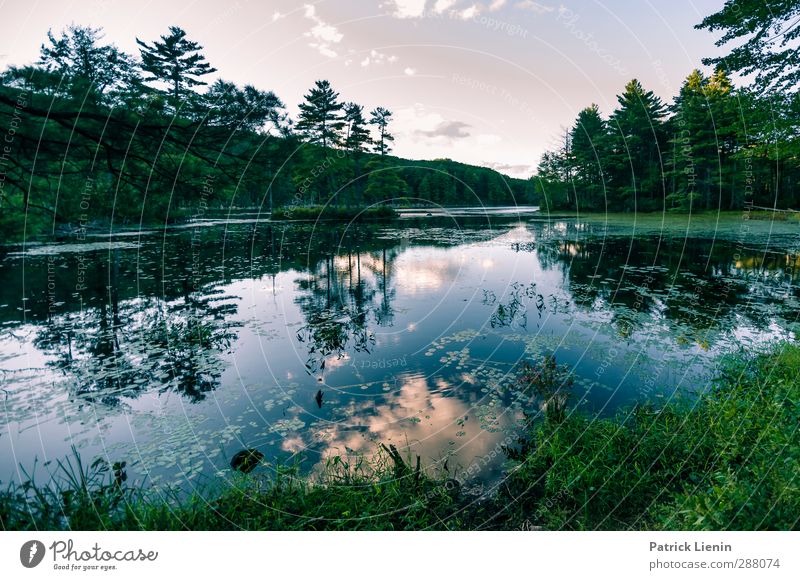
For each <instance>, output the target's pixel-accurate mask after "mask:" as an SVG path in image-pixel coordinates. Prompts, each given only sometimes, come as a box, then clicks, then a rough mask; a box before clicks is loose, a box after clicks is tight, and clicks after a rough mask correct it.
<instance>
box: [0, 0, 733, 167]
mask: <svg viewBox="0 0 800 580" xmlns="http://www.w3.org/2000/svg"><path fill="white" fill-rule="evenodd" d="M723 3H724V2H723V0H685V1H684V0H671V1H660V2H655V1H651V0H643V1H641V0H640V1H638V2H631V1H625V0H606V1H602V2H601V1H589V0H584V1H568V0H564V1H563V2H557V1H552V2H551V1H549V0H542V1H541V2H538V1H533V0H484V1H482V2H475V1H472V0H383V1H380V0H376V1H374V2H372V1H366V0H322V1H316V2H306V3H304V2H302V1H299V2H297V1H290V0H267V1H263V0H262V1H256V0H232V1H230V2H219V1H218V0H199V1H188V2H166V1H164V0H162V1H160V2H148V1H139V2H130V1H129V2H121V1H115V0H87V1H84V2H70V1H65V0H58V1H55V0H43V1H37V0H31V1H25V2H22V1H19V0H15V1H13V2H8V1H6V2H2V1H0V16H1V18H0V67H2V68H4V67H5V66H7V65H11V64H13V65H21V64H28V63H31V62H33V61H35V60H36V59H37V58H38V54H39V47H40V45H41V44H42V42H44V41H45V40H46V34H47V30H48V29H53V31H54V32H56V33H58V32H60V31H61V30H62V29H63V28H65V27H66V26H68V25H69V24H71V23H75V24H80V25H90V26H93V27H102V28H103V30H104V31H105V38H104V41H106V42H110V43H114V44H116V45H117V46H118V47H119V48H121V49H123V50H125V51H127V52H130V53H132V54H135V55H138V48H137V45H136V42H135V39H136V38H137V37H138V38H140V39H142V40H144V41H148V42H149V41H152V40H153V39H156V38H158V37H159V36H161V35H162V34H166V32H167V28H168V26H170V25H177V26H180V27H182V28H183V29H184V30H186V31H187V35H188V37H189V38H190V39H192V40H196V41H197V42H199V43H200V44H201V45H203V46H204V53H205V55H206V57H207V59H208V60H209V62H210V63H211V64H212V65H213V66H214V67H216V68H217V69H218V72H217V73H214V75H213V76H209V77H207V80H211V81H213V80H214V79H215V78H224V79H225V80H229V81H233V82H236V83H238V84H252V85H254V86H256V87H258V88H260V89H263V90H272V91H274V92H275V93H276V94H277V95H278V96H279V97H280V98H281V99H282V100H283V102H284V103H285V104H286V105H287V108H288V110H289V112H290V113H291V114H292V115H293V116H294V115H296V113H297V110H298V109H297V104H298V103H299V102H300V101H301V100H302V98H303V95H304V94H306V93H307V92H308V89H309V88H310V87H311V86H312V85H313V83H314V81H315V80H318V79H323V78H324V79H328V80H329V81H330V82H331V84H332V86H333V87H334V89H335V90H337V91H338V92H339V93H340V98H341V99H342V100H344V101H355V102H358V103H359V104H362V105H364V107H365V109H366V110H367V111H369V110H372V109H373V108H375V107H377V106H382V107H386V108H388V109H390V110H391V111H393V113H394V117H393V123H392V125H391V130H392V131H393V133H394V135H395V139H396V140H395V144H394V145H395V147H394V151H393V153H394V154H396V155H398V156H401V157H407V158H412V159H435V158H450V159H454V160H457V161H462V162H465V163H471V164H475V165H483V166H487V167H493V168H495V169H497V170H499V171H501V172H503V173H506V174H508V175H511V176H514V177H527V176H530V175H531V174H532V173H533V171H534V169H535V167H536V164H537V163H538V161H539V158H540V157H541V155H542V153H543V152H544V151H545V150H547V149H551V148H553V147H555V146H556V144H557V142H558V139H559V136H560V135H563V133H564V131H565V128H567V127H569V126H571V125H572V124H573V122H574V120H575V117H576V116H577V113H578V111H580V109H582V108H584V107H586V106H588V105H590V104H592V103H597V104H598V105H599V106H600V109H601V111H602V112H603V113H604V114H605V115H607V114H609V113H610V112H611V111H612V110H613V109H614V107H615V105H616V95H617V94H619V93H620V92H621V91H622V89H623V87H624V85H625V83H626V82H627V81H628V80H630V79H632V78H638V79H639V80H640V81H641V82H642V84H643V85H644V86H645V88H647V89H649V90H652V91H654V92H655V93H656V94H657V95H659V96H660V97H662V98H663V99H664V100H665V101H666V102H670V101H671V100H672V97H673V96H674V95H675V94H676V93H677V91H678V89H679V88H680V85H681V83H682V81H683V79H684V78H685V77H686V76H687V75H688V74H689V73H690V72H691V70H692V69H693V68H701V69H703V67H702V65H701V62H700V61H701V58H702V57H705V56H715V55H717V54H719V53H720V49H719V48H717V47H716V46H715V45H714V41H715V40H716V37H715V36H714V35H713V34H711V33H709V32H707V31H705V30H695V29H694V25H695V24H697V23H698V22H700V20H702V18H703V17H704V16H706V15H708V14H711V13H713V12H716V11H717V10H719V9H720V8H721V7H722V5H723Z"/></svg>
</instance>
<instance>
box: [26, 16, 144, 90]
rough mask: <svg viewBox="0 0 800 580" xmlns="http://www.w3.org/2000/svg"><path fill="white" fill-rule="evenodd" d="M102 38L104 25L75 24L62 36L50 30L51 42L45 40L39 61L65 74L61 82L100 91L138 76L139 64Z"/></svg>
mask: <svg viewBox="0 0 800 580" xmlns="http://www.w3.org/2000/svg"><path fill="white" fill-rule="evenodd" d="M102 38H103V34H102V29H100V28H91V27H88V26H76V25H74V24H73V25H71V26H69V27H68V28H67V29H66V30H64V31H63V32H62V33H61V37H60V38H58V39H56V38H55V37H54V36H53V33H52V31H50V30H48V31H47V39H48V40H49V44H42V46H41V49H40V57H39V64H40V65H42V66H43V67H44V69H45V70H47V71H49V72H54V73H57V74H60V75H62V77H64V79H62V82H61V83H60V85H61V86H65V87H69V88H73V89H77V90H84V91H85V90H89V89H90V90H93V91H96V92H97V93H100V94H102V93H105V92H107V91H109V90H111V89H115V88H120V87H121V86H122V85H124V84H125V83H127V82H129V81H130V79H131V78H132V77H133V76H135V74H136V72H135V65H134V63H133V60H132V59H131V57H130V56H128V55H127V54H125V53H124V52H122V51H121V50H119V49H118V48H117V47H116V46H114V45H113V44H107V45H103V44H101V43H100V41H101V40H102ZM65 80H66V82H64V81H65Z"/></svg>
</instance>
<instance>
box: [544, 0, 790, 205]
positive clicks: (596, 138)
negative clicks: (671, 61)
mask: <svg viewBox="0 0 800 580" xmlns="http://www.w3.org/2000/svg"><path fill="white" fill-rule="evenodd" d="M772 4H775V5H772ZM799 23H800V5H798V4H797V3H794V2H788V3H787V2H779V3H771V6H770V7H768V6H767V5H766V4H765V3H764V2H759V1H754V0H729V1H728V2H727V3H726V4H725V6H724V8H723V9H722V10H721V11H720V12H718V13H716V14H712V15H710V16H708V17H707V18H705V19H704V20H703V21H702V22H701V23H700V24H698V25H697V28H706V29H709V30H712V31H716V30H722V31H725V34H724V35H723V36H722V37H721V38H720V40H719V42H718V45H720V46H722V45H725V44H727V43H728V42H732V41H740V42H739V43H738V46H736V47H735V48H734V49H733V50H732V51H731V52H730V54H728V55H726V56H722V57H718V58H707V59H704V61H703V62H704V64H707V65H712V66H713V67H714V69H713V72H711V73H710V74H704V73H703V72H701V71H700V70H698V69H695V70H693V71H692V72H691V73H690V74H689V75H688V77H687V78H686V79H685V81H684V82H683V84H682V86H681V88H680V91H679V93H678V95H677V96H676V97H675V98H674V99H673V101H672V103H671V104H665V103H664V102H663V101H662V100H661V99H660V98H658V97H657V96H656V95H655V94H654V93H653V92H652V91H650V90H647V89H645V88H644V87H643V86H642V84H641V83H640V82H639V81H638V80H636V79H634V80H631V81H630V82H628V83H627V84H626V85H625V88H624V90H623V91H622V93H621V94H619V95H618V96H617V103H618V104H617V107H616V108H615V109H614V111H613V112H612V113H611V114H610V115H609V116H608V117H607V118H604V117H603V116H602V115H601V114H600V109H599V107H598V106H597V105H595V104H592V105H590V106H588V107H586V108H585V109H583V110H582V111H580V113H579V114H578V116H577V118H576V120H575V122H574V124H573V125H572V127H570V128H568V129H567V130H565V131H564V134H563V136H562V138H561V139H560V145H559V146H558V147H557V148H555V149H554V150H551V151H548V152H546V153H545V154H544V155H543V156H542V159H541V161H540V163H539V165H538V168H537V174H536V177H535V180H536V184H537V192H538V193H539V194H540V195H541V197H542V200H543V201H542V203H543V205H546V206H547V207H548V208H550V209H556V210H559V209H568V210H580V211H608V210H610V211H663V210H668V211H669V210H676V211H690V210H734V209H741V208H743V207H748V206H760V207H768V208H773V207H774V208H779V209H788V208H794V209H800V187H798V183H799V182H800V161H799V160H798V152H800V134H798V124H797V119H798V118H800V98H798V94H797V88H798V84H797V83H798V80H800V57H798V53H797V50H796V47H793V44H792V43H793V42H795V41H796V40H797V39H798V38H799V37H800V26H798V24H799ZM732 73H738V74H740V75H743V76H745V77H747V76H754V77H755V78H754V81H753V83H752V84H751V85H749V86H746V87H739V88H737V87H735V86H734V83H733V82H732V80H731V74H732Z"/></svg>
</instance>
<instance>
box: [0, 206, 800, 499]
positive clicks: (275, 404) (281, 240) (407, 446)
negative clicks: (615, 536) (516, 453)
mask: <svg viewBox="0 0 800 580" xmlns="http://www.w3.org/2000/svg"><path fill="white" fill-rule="evenodd" d="M431 213H432V215H427V214H428V212H427V211H424V210H423V211H408V212H404V214H403V217H402V218H401V219H399V220H396V221H394V222H390V223H384V224H369V225H368V224H349V225H348V224H339V223H337V224H331V223H325V224H313V223H286V222H270V221H269V220H266V219H263V217H259V216H258V214H253V213H246V212H242V213H238V214H235V215H220V216H219V217H218V218H214V217H213V216H212V217H209V218H208V219H204V220H202V221H197V222H193V223H190V224H187V225H183V226H179V227H170V228H166V229H163V228H162V229H157V228H156V229H148V230H141V231H129V232H122V233H119V234H114V235H110V234H97V233H95V234H87V235H83V234H81V233H80V232H78V234H76V235H73V236H65V237H63V239H60V240H51V241H45V242H42V243H37V244H35V245H30V244H29V245H26V246H24V247H23V246H4V247H3V248H2V249H0V258H1V259H0V273H1V274H2V281H3V284H2V286H0V319H2V324H3V333H2V336H1V337H0V358H2V365H1V368H2V373H0V376H1V377H2V384H1V385H0V389H2V391H0V400H2V401H3V407H2V413H3V429H2V430H1V431H0V482H2V483H6V482H9V481H24V480H26V479H28V478H29V477H30V476H35V477H36V479H37V481H43V480H44V481H46V480H47V479H48V477H49V474H50V473H52V472H53V471H55V470H56V467H57V462H58V460H63V459H64V458H66V457H68V456H70V454H71V446H73V445H74V446H75V448H76V449H77V450H78V452H79V453H80V455H81V457H82V459H83V461H84V463H85V464H88V463H89V462H90V461H91V460H92V459H94V458H95V457H103V458H106V459H108V460H109V461H111V462H115V461H125V462H126V464H127V469H128V474H129V481H130V482H138V483H143V484H145V485H153V486H162V485H169V486H179V487H181V488H182V489H191V488H192V487H194V486H201V487H202V486H206V485H213V484H215V482H219V481H223V480H224V478H228V477H230V475H231V470H230V467H229V463H230V459H231V457H232V456H233V455H234V454H235V453H237V452H238V451H240V450H242V449H246V448H254V449H258V450H259V451H261V452H262V453H263V454H264V455H265V463H266V464H265V465H264V466H262V467H259V468H258V469H259V470H262V472H265V471H268V470H270V469H274V468H275V466H277V465H280V464H284V465H285V464H294V463H297V464H298V465H299V466H300V469H302V470H305V471H307V472H311V471H313V470H314V469H315V468H317V467H318V466H319V465H320V464H321V462H324V461H325V460H326V459H328V458H330V457H333V456H336V455H353V454H364V455H369V454H372V453H374V452H375V451H376V449H377V448H378V445H379V444H380V443H384V444H387V445H388V444H390V443H391V444H394V445H396V446H397V447H398V448H399V449H400V450H401V452H402V453H404V454H405V453H410V454H414V455H419V456H420V457H421V460H422V463H423V465H425V466H427V468H428V469H430V470H431V471H432V472H434V473H435V472H439V471H441V470H444V469H445V468H446V469H447V472H448V473H450V474H455V475H456V476H458V477H461V478H462V479H464V480H465V481H467V480H468V481H469V482H475V483H477V482H491V481H493V480H496V479H497V478H498V476H499V475H500V474H501V473H502V469H503V453H502V446H503V445H506V444H513V442H514V437H515V434H516V433H517V432H518V430H519V426H520V424H521V422H522V420H523V418H524V417H523V411H524V410H528V411H529V412H530V411H531V408H532V407H533V410H534V411H535V409H536V406H537V405H540V404H541V402H537V401H530V400H529V399H527V397H526V396H524V395H523V393H521V392H520V389H519V388H518V386H519V385H518V383H517V379H516V377H517V372H518V370H519V366H520V364H521V363H522V362H525V361H531V362H535V361H540V360H541V357H542V356H544V355H547V354H554V355H555V357H556V360H557V362H558V363H559V364H560V365H564V368H565V369H566V370H568V371H569V372H570V373H571V376H572V378H573V386H572V387H571V397H570V401H569V404H570V409H571V410H573V411H579V412H587V413H594V414H598V415H602V416H608V415H612V414H614V413H615V412H617V411H619V410H620V409H624V408H629V407H630V406H632V405H634V404H637V403H645V402H654V403H655V404H659V403H660V402H662V401H666V400H669V399H670V398H672V397H692V396H693V394H695V393H696V392H697V391H698V389H702V388H706V386H707V385H708V384H709V378H710V377H711V376H713V374H714V369H715V367H716V364H717V361H718V360H719V358H720V357H721V356H722V355H724V354H726V353H730V352H736V351H737V350H739V349H741V348H757V347H758V346H759V345H761V344H766V343H768V342H769V341H771V340H774V339H777V338H786V337H793V336H794V333H795V332H797V330H798V328H799V327H798V313H800V308H798V306H799V305H800V302H799V301H798V299H799V298H800V292H799V291H798V282H800V236H799V235H798V234H800V226H798V225H797V224H796V223H787V222H768V221H751V220H744V219H742V217H738V216H731V215H727V216H723V217H720V218H717V217H715V216H701V217H694V216H693V217H691V218H690V217H688V216H667V217H666V218H663V217H662V216H660V215H658V216H657V215H651V216H644V217H639V218H634V217H632V216H624V215H609V216H589V217H586V218H580V219H579V218H575V217H565V218H557V217H552V218H551V217H548V216H546V215H542V214H539V213H538V212H536V211H533V210H532V209H531V208H527V209H525V210H524V211H519V210H515V209H513V208H499V209H492V210H486V211H475V209H474V208H471V209H464V210H459V211H453V212H447V211H437V212H431ZM319 392H321V397H320V396H319Z"/></svg>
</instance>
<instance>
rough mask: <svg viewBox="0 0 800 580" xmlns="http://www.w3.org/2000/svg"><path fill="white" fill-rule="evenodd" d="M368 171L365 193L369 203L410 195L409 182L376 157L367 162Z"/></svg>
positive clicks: (393, 199)
mask: <svg viewBox="0 0 800 580" xmlns="http://www.w3.org/2000/svg"><path fill="white" fill-rule="evenodd" d="M367 172H368V174H369V177H368V178H367V190H366V192H365V195H366V198H367V202H368V203H371V204H374V203H381V202H392V201H395V200H396V199H397V198H398V197H405V196H407V195H408V193H409V191H408V184H407V183H406V182H405V181H404V180H403V178H402V177H400V175H399V174H398V172H397V170H396V169H394V168H393V167H391V166H387V165H385V164H384V163H382V162H381V161H379V160H378V159H374V160H373V161H370V162H369V163H368V164H367Z"/></svg>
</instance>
